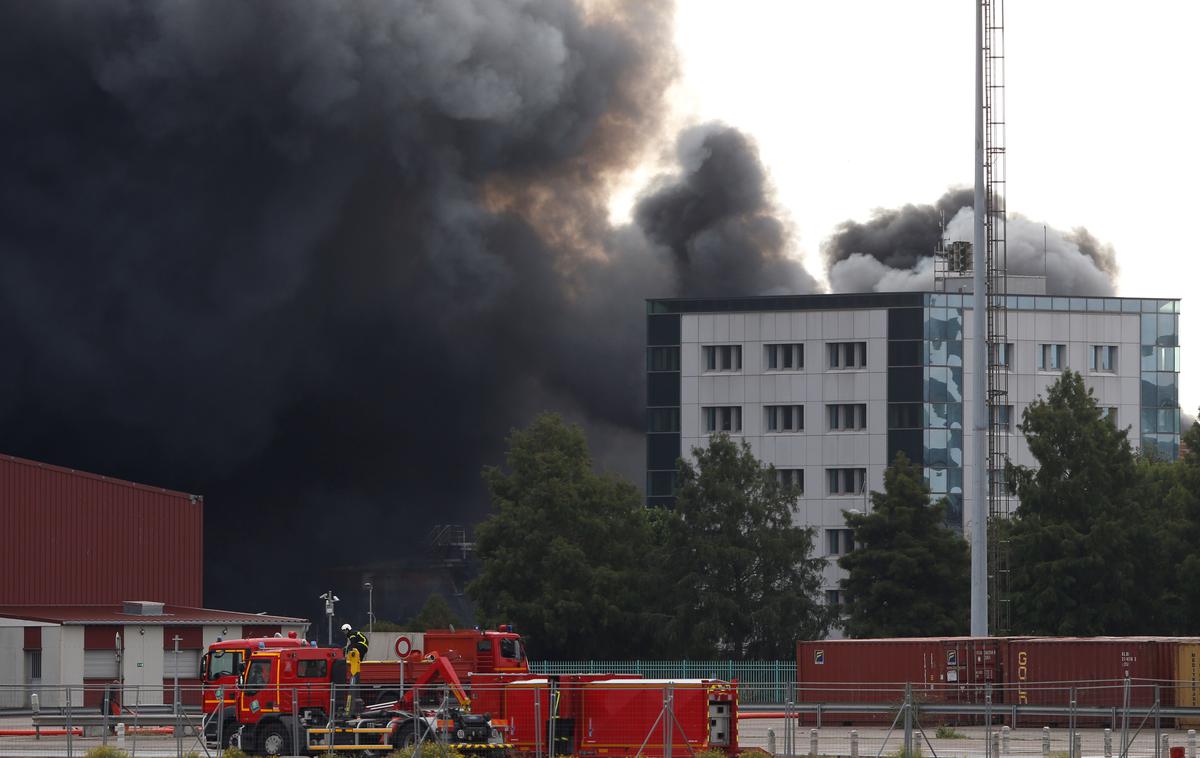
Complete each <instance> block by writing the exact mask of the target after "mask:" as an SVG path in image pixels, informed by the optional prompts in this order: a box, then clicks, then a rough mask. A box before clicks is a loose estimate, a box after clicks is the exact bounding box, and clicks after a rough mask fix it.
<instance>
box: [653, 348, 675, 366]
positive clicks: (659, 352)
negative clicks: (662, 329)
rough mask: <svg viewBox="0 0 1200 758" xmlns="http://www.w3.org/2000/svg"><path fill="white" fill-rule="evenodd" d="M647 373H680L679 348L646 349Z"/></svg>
mask: <svg viewBox="0 0 1200 758" xmlns="http://www.w3.org/2000/svg"><path fill="white" fill-rule="evenodd" d="M646 370H647V371H678V370H679V348H677V347H650V348H646Z"/></svg>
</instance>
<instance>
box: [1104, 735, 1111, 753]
mask: <svg viewBox="0 0 1200 758" xmlns="http://www.w3.org/2000/svg"><path fill="white" fill-rule="evenodd" d="M1104 758H1112V730H1111V729H1105V730H1104Z"/></svg>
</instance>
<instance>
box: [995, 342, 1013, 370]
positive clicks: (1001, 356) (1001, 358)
mask: <svg viewBox="0 0 1200 758" xmlns="http://www.w3.org/2000/svg"><path fill="white" fill-rule="evenodd" d="M1012 354H1013V343H1011V342H1006V343H1004V344H1003V345H992V363H993V364H994V365H996V366H1000V367H1002V368H1006V369H1011V368H1012Z"/></svg>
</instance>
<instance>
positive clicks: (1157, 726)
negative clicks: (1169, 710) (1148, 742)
mask: <svg viewBox="0 0 1200 758" xmlns="http://www.w3.org/2000/svg"><path fill="white" fill-rule="evenodd" d="M1158 687H1159V685H1157V684H1156V685H1154V758H1163V753H1162V751H1161V750H1160V748H1161V747H1162V738H1163V733H1162V717H1161V715H1160V714H1159V708H1160V707H1161V705H1162V700H1161V699H1160V698H1161V696H1162V693H1160V692H1159V689H1158Z"/></svg>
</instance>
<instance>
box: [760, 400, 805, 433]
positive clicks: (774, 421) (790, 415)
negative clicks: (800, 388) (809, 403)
mask: <svg viewBox="0 0 1200 758" xmlns="http://www.w3.org/2000/svg"><path fill="white" fill-rule="evenodd" d="M763 429H764V431H765V432H766V433H767V434H798V433H800V432H803V431H804V406H803V405H764V406H763Z"/></svg>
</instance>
